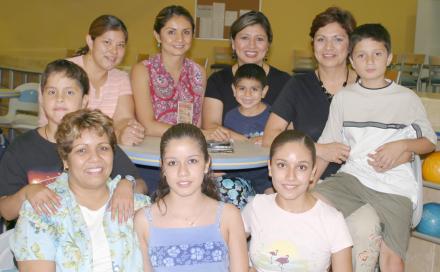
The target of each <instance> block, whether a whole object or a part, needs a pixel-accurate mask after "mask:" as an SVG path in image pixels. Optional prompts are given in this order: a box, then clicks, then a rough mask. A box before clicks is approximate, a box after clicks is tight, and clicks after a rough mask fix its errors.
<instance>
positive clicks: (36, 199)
mask: <svg viewBox="0 0 440 272" xmlns="http://www.w3.org/2000/svg"><path fill="white" fill-rule="evenodd" d="M25 196H26V199H27V200H28V201H29V202H30V203H31V206H32V208H34V210H35V212H36V213H37V214H38V215H41V214H46V215H51V214H55V213H56V211H57V209H58V207H59V206H60V205H61V203H60V198H59V196H58V195H57V194H56V193H55V192H53V191H52V190H51V189H49V188H47V187H46V186H45V185H43V184H29V185H28V186H27V189H26V192H25Z"/></svg>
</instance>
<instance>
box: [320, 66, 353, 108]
mask: <svg viewBox="0 0 440 272" xmlns="http://www.w3.org/2000/svg"><path fill="white" fill-rule="evenodd" d="M316 75H317V76H318V81H319V85H321V90H322V91H323V92H324V94H325V95H326V96H327V99H328V101H329V102H331V101H332V98H333V94H332V93H330V92H328V91H327V89H326V88H325V87H324V82H322V81H321V76H320V75H319V69H317V70H316ZM349 75H350V69H348V68H347V75H346V76H345V81H344V83H342V88H343V87H345V86H347V82H348V76H349Z"/></svg>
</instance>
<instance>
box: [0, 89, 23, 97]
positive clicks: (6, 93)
mask: <svg viewBox="0 0 440 272" xmlns="http://www.w3.org/2000/svg"><path fill="white" fill-rule="evenodd" d="M19 96H20V92H17V91H15V90H12V89H0V98H11V97H19Z"/></svg>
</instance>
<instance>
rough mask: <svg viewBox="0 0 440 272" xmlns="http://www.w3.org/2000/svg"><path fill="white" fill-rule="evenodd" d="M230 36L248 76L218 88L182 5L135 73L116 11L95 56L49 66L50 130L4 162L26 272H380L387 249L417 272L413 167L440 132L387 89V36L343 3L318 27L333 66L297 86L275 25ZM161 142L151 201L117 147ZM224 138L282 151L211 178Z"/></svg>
mask: <svg viewBox="0 0 440 272" xmlns="http://www.w3.org/2000/svg"><path fill="white" fill-rule="evenodd" d="M230 32H231V46H232V49H233V54H234V58H235V59H236V64H234V65H232V66H231V67H228V68H225V69H223V70H221V71H218V72H215V73H213V74H212V75H211V76H210V77H209V78H208V79H207V78H206V72H205V70H204V69H203V68H202V67H201V66H199V65H198V64H197V63H195V62H193V61H192V60H191V59H189V58H187V57H186V54H187V52H188V50H189V49H190V47H191V42H192V39H193V34H194V20H193V18H192V16H191V14H190V13H189V12H188V11H187V10H186V9H185V8H183V7H181V6H169V7H166V8H164V9H162V10H161V11H160V12H159V14H158V15H157V17H156V20H155V23H154V32H153V33H154V37H155V39H156V41H157V46H158V48H159V50H160V53H158V54H157V55H154V56H151V57H150V58H148V59H147V60H144V61H142V62H140V63H138V64H136V65H134V66H133V68H132V71H131V75H130V77H129V76H128V75H127V74H126V73H124V72H122V71H120V70H118V69H117V68H116V66H118V65H119V64H120V63H121V61H122V59H123V56H124V53H125V46H126V43H127V41H128V31H127V29H126V27H125V25H124V23H123V22H122V21H121V20H119V19H118V18H116V17H115V16H111V15H103V16H100V17H98V18H97V19H95V20H94V21H93V22H92V24H91V26H90V29H89V33H88V35H87V37H86V44H87V45H86V46H85V47H84V48H81V49H80V50H79V51H78V56H76V57H73V58H71V59H68V60H56V61H53V62H51V63H50V64H48V65H47V67H46V69H45V71H44V73H43V76H42V81H41V95H40V108H41V118H40V127H39V128H38V129H36V130H32V131H29V132H26V133H24V134H23V135H21V136H20V137H18V138H17V139H16V140H14V142H13V143H12V144H11V145H10V147H9V148H8V149H7V150H6V152H5V154H4V156H3V158H2V159H1V161H0V176H1V177H2V179H1V182H0V188H1V190H0V215H1V216H2V217H3V218H5V219H8V220H13V219H16V218H17V217H18V221H17V225H16V228H15V232H14V234H13V237H12V239H11V248H12V250H13V252H14V255H15V258H16V260H17V263H18V267H19V269H20V271H210V270H212V271H328V270H329V269H330V268H331V270H332V271H335V272H339V271H353V270H355V271H374V268H375V264H376V262H377V257H378V256H379V255H380V262H379V263H380V266H381V270H382V271H403V269H404V260H405V253H406V249H407V246H408V241H409V235H410V228H411V224H412V216H413V211H414V209H415V208H417V207H416V206H417V205H416V204H417V200H418V199H417V198H418V196H417V193H418V192H417V190H418V189H417V180H416V177H415V176H414V173H413V169H412V167H411V161H412V160H413V157H414V155H418V154H425V153H429V152H431V151H432V150H434V148H435V144H436V141H437V137H436V135H435V133H434V131H433V129H432V128H431V125H430V123H429V121H428V120H427V117H426V113H425V111H424V108H423V105H422V104H421V102H420V100H419V99H418V97H417V95H416V94H414V92H412V91H411V90H409V89H406V88H404V87H402V86H399V85H397V84H395V83H393V82H392V81H389V80H387V79H386V78H385V71H386V67H387V65H389V64H390V62H391V59H392V53H391V41H390V35H389V33H388V31H387V30H386V29H385V28H384V27H383V26H381V25H380V24H365V25H361V26H359V27H356V22H355V20H354V18H353V16H352V15H351V14H350V12H348V11H345V10H342V9H340V8H336V7H331V8H328V9H327V10H325V11H323V12H322V13H320V14H318V15H317V16H316V17H315V18H314V20H313V22H312V26H311V29H310V38H311V41H312V47H313V51H314V54H315V58H316V60H317V63H318V66H317V69H316V70H315V71H312V72H310V73H304V74H295V75H293V76H289V75H288V74H287V73H285V72H283V71H280V70H278V69H277V68H275V67H273V66H270V65H269V64H267V63H266V54H267V52H268V51H269V48H270V44H271V42H272V40H273V33H272V30H271V26H270V23H269V20H268V19H267V18H266V16H265V15H264V14H263V13H261V12H256V11H250V12H248V13H246V14H243V15H242V16H240V17H239V18H238V19H237V20H236V21H235V22H234V23H233V24H232V26H231V30H230ZM348 62H350V63H351V67H352V68H351V67H350V66H349V65H348ZM145 135H151V136H160V137H161V143H160V158H161V160H160V162H161V167H160V170H158V177H159V178H158V180H157V190H155V192H154V194H152V196H153V198H152V199H150V198H149V197H148V196H146V195H145V193H146V192H147V188H146V185H145V184H146V183H145V181H144V180H143V178H142V177H141V175H140V174H139V171H138V169H137V168H136V167H135V166H134V165H133V164H132V163H131V162H130V160H129V158H128V157H127V156H126V155H125V154H124V152H123V151H122V150H121V149H120V148H119V147H118V145H117V144H122V145H136V144H139V143H140V142H142V141H143V139H144V137H145ZM207 139H208V140H218V141H230V140H235V141H251V142H253V143H255V144H259V145H263V146H267V147H270V156H269V161H268V167H267V168H262V169H256V170H252V171H246V172H244V171H241V172H228V173H212V171H211V169H210V164H211V159H210V156H209V154H208V150H207ZM341 165H342V167H341ZM320 179H321V181H319V180H320ZM322 180H323V181H322ZM149 182H151V180H149ZM150 190H151V186H150ZM255 192H256V193H257V194H256V195H255ZM150 193H151V192H150ZM254 195H255V196H254ZM225 202H227V203H225ZM231 204H233V205H231ZM234 205H235V206H234ZM237 207H238V208H237ZM240 209H241V211H240ZM134 212H135V215H134ZM133 215H134V217H133ZM344 217H345V220H344ZM249 239H250V240H249ZM247 240H248V241H249V249H248V247H247V244H246V241H247Z"/></svg>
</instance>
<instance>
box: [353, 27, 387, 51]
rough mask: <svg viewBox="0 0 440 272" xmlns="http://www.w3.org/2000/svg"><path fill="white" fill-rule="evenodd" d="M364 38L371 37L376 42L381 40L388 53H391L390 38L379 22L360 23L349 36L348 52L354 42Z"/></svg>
mask: <svg viewBox="0 0 440 272" xmlns="http://www.w3.org/2000/svg"><path fill="white" fill-rule="evenodd" d="M365 39H372V40H374V41H376V42H381V43H383V45H384V46H385V48H386V49H387V52H388V54H389V53H391V38H390V33H389V32H388V30H387V29H386V28H385V27H384V26H383V25H381V24H364V25H360V26H358V27H357V28H355V30H354V31H353V33H351V36H350V54H352V53H353V49H354V47H355V46H356V44H357V43H358V42H360V41H362V40H365Z"/></svg>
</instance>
